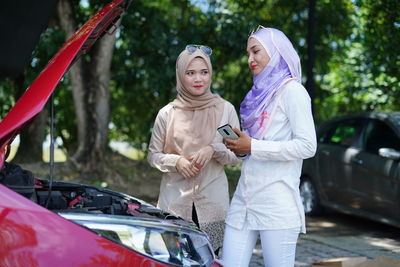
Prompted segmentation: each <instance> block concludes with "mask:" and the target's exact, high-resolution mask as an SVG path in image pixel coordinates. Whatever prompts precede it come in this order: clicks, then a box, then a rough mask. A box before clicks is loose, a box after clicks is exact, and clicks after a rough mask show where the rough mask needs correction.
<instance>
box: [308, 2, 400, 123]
mask: <svg viewBox="0 0 400 267" xmlns="http://www.w3.org/2000/svg"><path fill="white" fill-rule="evenodd" d="M355 3H356V5H355V8H354V14H353V15H352V17H351V18H352V20H353V23H354V25H357V27H354V28H352V33H351V35H350V37H349V38H348V39H347V40H345V54H344V56H338V55H334V56H333V57H332V58H331V60H330V61H329V63H328V66H329V69H330V72H329V74H328V75H326V76H325V77H324V79H323V81H322V85H321V88H322V91H321V92H320V94H319V96H318V99H317V100H316V104H317V108H318V112H319V115H320V117H319V118H320V120H325V119H328V118H331V117H332V116H336V115H338V114H345V113H351V112H358V111H373V110H383V111H384V110H399V107H400V100H399V99H400V98H399V97H400V81H399V66H400V47H399V45H398V43H399V41H400V28H399V25H398V22H399V21H400V10H399V9H398V8H396V6H397V5H396V1H393V0H383V1H372V0H371V1H369V0H365V1H364V0H362V1H356V2H355ZM396 25H397V26H396Z"/></svg>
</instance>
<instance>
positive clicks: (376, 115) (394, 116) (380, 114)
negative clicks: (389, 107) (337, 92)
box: [318, 111, 400, 131]
mask: <svg viewBox="0 0 400 267" xmlns="http://www.w3.org/2000/svg"><path fill="white" fill-rule="evenodd" d="M350 119H378V120H381V121H386V122H388V123H389V124H391V125H392V126H393V127H395V128H397V129H398V131H400V112H399V111H372V112H357V113H353V114H347V115H341V116H338V117H335V118H332V119H330V120H327V121H324V122H323V123H322V124H321V126H320V127H318V128H319V129H324V128H325V127H327V126H329V125H332V124H335V123H337V122H340V121H344V120H350Z"/></svg>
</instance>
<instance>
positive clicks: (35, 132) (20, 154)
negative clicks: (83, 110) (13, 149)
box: [13, 74, 47, 163]
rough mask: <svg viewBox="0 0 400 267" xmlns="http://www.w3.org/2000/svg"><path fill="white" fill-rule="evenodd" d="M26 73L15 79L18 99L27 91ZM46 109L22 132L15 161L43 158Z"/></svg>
mask: <svg viewBox="0 0 400 267" xmlns="http://www.w3.org/2000/svg"><path fill="white" fill-rule="evenodd" d="M24 81H25V75H24V74H22V75H20V76H19V77H17V78H15V80H14V88H15V89H14V97H15V99H18V98H20V97H21V95H22V94H23V93H24V92H25V87H24ZM46 114H47V112H46V109H44V110H43V111H42V112H40V113H39V114H38V115H37V116H36V117H34V118H33V119H32V121H31V122H30V123H29V125H28V126H26V127H25V128H24V129H23V130H22V131H21V133H20V135H19V139H20V143H19V146H18V151H17V154H16V155H15V157H14V159H13V161H15V162H18V163H32V162H41V161H42V160H43V149H42V145H43V141H44V138H45V132H46Z"/></svg>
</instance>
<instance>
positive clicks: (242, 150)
mask: <svg viewBox="0 0 400 267" xmlns="http://www.w3.org/2000/svg"><path fill="white" fill-rule="evenodd" d="M233 131H234V132H235V133H236V134H237V135H239V138H238V139H228V138H224V144H225V146H226V147H227V148H228V149H229V150H231V151H232V152H233V153H235V154H236V155H243V154H248V153H250V152H251V137H250V136H248V135H247V134H245V133H244V132H242V131H240V130H239V129H237V128H233Z"/></svg>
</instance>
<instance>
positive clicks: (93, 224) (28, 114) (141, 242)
mask: <svg viewBox="0 0 400 267" xmlns="http://www.w3.org/2000/svg"><path fill="white" fill-rule="evenodd" d="M128 5H129V0H114V1H112V2H111V3H110V4H108V5H107V6H106V7H104V8H103V9H102V10H100V11H99V12H98V13H97V14H96V15H95V16H93V17H92V18H91V19H90V20H89V21H88V22H87V23H86V24H85V25H83V26H82V28H81V29H80V30H79V31H77V33H76V34H75V35H74V36H72V37H71V38H70V39H69V40H68V41H67V42H66V43H65V44H64V46H63V47H62V48H61V49H60V51H59V52H58V53H57V54H56V55H55V56H54V57H53V59H52V60H51V61H50V62H49V63H48V65H47V66H46V67H45V69H44V70H43V71H42V72H41V73H40V75H39V76H38V77H37V78H36V79H35V80H34V82H33V83H32V85H31V86H30V87H29V88H28V89H27V91H26V92H25V93H24V95H23V96H22V97H21V98H20V99H19V100H18V102H17V103H16V104H15V106H14V107H13V108H12V109H11V111H10V112H9V113H8V114H7V115H6V116H5V117H4V119H3V120H2V121H1V122H0V169H1V173H0V199H1V200H0V266H12V267H15V266H182V265H184V266H220V264H219V263H218V262H217V261H216V260H215V256H214V253H213V250H212V247H211V245H210V242H209V240H208V237H207V235H206V234H204V233H203V232H201V231H200V230H199V229H198V228H196V226H195V225H194V224H192V223H190V222H187V221H185V220H183V219H181V218H178V217H176V216H174V215H172V214H169V213H167V212H164V211H162V210H159V209H157V208H155V207H154V206H152V205H150V204H148V203H145V202H143V201H141V200H139V199H136V198H134V197H131V196H128V195H125V194H123V193H119V192H115V191H111V190H108V189H104V188H99V187H95V186H88V185H82V184H74V183H65V182H49V181H47V180H41V179H37V178H34V175H32V174H31V173H30V172H29V171H27V170H23V169H22V168H21V167H19V166H17V165H14V164H11V163H7V162H5V160H6V158H7V154H8V151H9V147H10V144H11V142H12V140H13V139H14V138H15V137H16V135H18V133H19V131H20V129H21V128H22V127H24V126H25V125H27V124H28V123H29V122H30V121H31V120H32V118H34V117H35V116H36V115H37V114H38V113H39V112H40V111H41V110H42V109H43V107H44V105H45V104H46V102H47V100H48V99H49V97H50V95H51V94H52V92H53V90H54V89H55V88H56V86H57V84H58V82H59V81H60V79H61V78H62V77H63V75H64V73H65V72H66V71H67V70H68V68H69V67H70V65H71V64H72V62H75V61H76V59H77V58H78V57H79V56H80V55H81V54H84V53H85V52H86V51H87V50H88V49H90V47H91V46H92V45H93V43H94V42H95V41H96V40H97V39H99V38H100V37H101V36H102V34H103V33H104V32H105V31H106V30H107V29H108V28H109V27H111V26H112V25H113V23H114V22H115V21H116V20H117V19H118V17H120V16H121V15H122V14H123V13H124V12H125V10H126V9H127V7H128Z"/></svg>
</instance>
